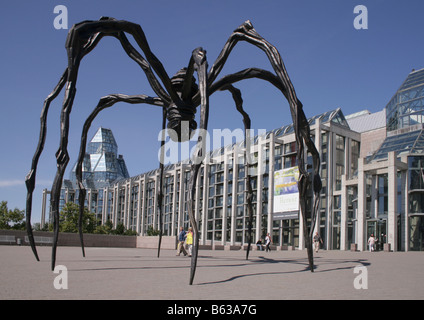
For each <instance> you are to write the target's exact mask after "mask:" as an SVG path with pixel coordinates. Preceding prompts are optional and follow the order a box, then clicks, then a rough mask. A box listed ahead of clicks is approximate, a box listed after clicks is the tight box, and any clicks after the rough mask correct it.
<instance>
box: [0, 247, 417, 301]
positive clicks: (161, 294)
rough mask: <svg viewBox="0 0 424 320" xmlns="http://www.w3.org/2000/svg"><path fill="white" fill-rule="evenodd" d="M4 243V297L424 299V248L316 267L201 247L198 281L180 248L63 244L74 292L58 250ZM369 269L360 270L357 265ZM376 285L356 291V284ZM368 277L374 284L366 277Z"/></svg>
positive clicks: (344, 257) (300, 260)
mask: <svg viewBox="0 0 424 320" xmlns="http://www.w3.org/2000/svg"><path fill="white" fill-rule="evenodd" d="M38 251H39V256H40V262H37V261H36V260H35V258H34V256H33V255H32V252H31V249H30V248H29V247H27V246H22V247H19V246H0V299H1V300H21V299H26V300H32V299H41V300H47V299H59V300H65V299H66V300H70V299H72V300H73V299H78V300H88V299H96V300H97V299H101V300H109V299H118V300H120V299H125V300H133V299H137V300H150V299H154V300H174V299H178V300H203V299H207V300H265V299H267V300H268V299H272V300H284V299H290V300H299V299H301V300H309V299H324V300H327V299H331V300H334V299H336V300H342V299H355V300H367V299H377V300H380V299H381V300H386V299H389V300H390V299H397V300H398V299H401V300H403V299H414V300H415V299H419V300H422V299H424V270H423V266H424V252H408V253H405V252H374V253H370V252H350V251H320V252H319V253H318V254H315V264H316V269H315V272H314V273H312V272H310V271H308V270H306V268H307V258H306V251H273V252H268V253H266V252H260V251H253V252H252V253H251V254H250V259H249V260H248V261H246V260H245V252H244V251H208V250H204V251H202V250H201V251H199V260H198V267H197V273H196V277H195V279H194V284H193V285H192V286H190V285H189V284H188V281H189V273H190V259H189V258H188V257H184V256H176V255H175V251H171V250H162V252H161V257H160V258H157V257H156V250H151V249H122V248H86V257H85V258H83V257H82V254H81V249H80V248H77V247H59V248H58V253H57V265H63V266H65V267H66V268H67V271H68V289H61V290H58V289H55V287H54V281H55V278H56V277H58V276H60V277H62V276H64V273H62V272H61V273H54V272H53V271H51V270H50V254H51V248H50V247H38ZM357 266H361V267H366V268H362V269H360V271H359V273H355V272H354V270H355V267H357ZM358 276H359V277H360V278H361V279H362V280H361V281H359V278H357V280H356V282H357V283H359V284H362V285H364V284H367V285H368V289H355V286H354V283H355V278H356V277H358ZM365 276H367V281H366V282H365V280H364V279H365Z"/></svg>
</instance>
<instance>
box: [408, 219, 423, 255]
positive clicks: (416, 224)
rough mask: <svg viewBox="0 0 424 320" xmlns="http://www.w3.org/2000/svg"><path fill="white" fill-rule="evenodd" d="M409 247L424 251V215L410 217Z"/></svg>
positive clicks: (413, 249)
mask: <svg viewBox="0 0 424 320" xmlns="http://www.w3.org/2000/svg"><path fill="white" fill-rule="evenodd" d="M409 249H410V250H412V251H424V216H423V215H416V216H410V217H409Z"/></svg>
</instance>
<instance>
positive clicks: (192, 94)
mask: <svg viewBox="0 0 424 320" xmlns="http://www.w3.org/2000/svg"><path fill="white" fill-rule="evenodd" d="M126 34H129V35H131V36H132V37H133V38H134V40H135V42H136V43H137V45H138V46H139V48H140V49H141V51H142V52H143V54H144V57H143V55H142V54H141V53H140V52H139V51H138V50H137V49H136V48H135V47H134V46H133V45H132V44H131V43H130V42H129V41H128V38H127V36H126ZM105 36H112V37H115V38H116V39H118V40H119V42H120V43H121V46H122V47H123V49H124V50H125V52H126V53H127V55H128V56H129V57H130V58H131V59H133V60H134V61H135V62H136V63H137V64H138V65H139V66H140V67H141V68H142V70H143V71H144V73H145V74H146V77H147V79H148V81H149V84H150V86H151V87H152V89H153V91H154V92H155V94H156V95H157V97H149V96H146V95H131V96H129V95H124V94H111V95H108V96H105V97H102V98H101V99H100V100H99V102H98V104H97V106H96V107H95V108H94V110H93V111H92V113H91V114H90V115H89V117H88V118H87V120H86V121H85V123H84V126H83V130H82V135H81V145H80V153H79V157H78V161H77V168H76V175H77V182H78V186H79V188H80V196H79V204H80V220H79V229H80V237H81V245H82V249H83V255H84V246H83V237H82V232H81V230H82V228H81V226H82V220H81V217H82V211H83V206H84V200H85V187H84V184H83V182H82V163H83V159H84V154H85V148H86V141H87V133H88V130H89V128H90V125H91V123H92V121H93V120H94V119H95V117H96V116H97V115H98V114H99V113H100V112H101V111H102V110H103V109H105V108H108V107H111V106H113V105H114V104H115V103H117V102H125V103H130V104H143V103H145V104H150V105H155V106H158V107H161V108H162V109H163V120H162V129H164V128H165V126H167V128H168V129H172V130H174V132H176V133H177V135H176V136H175V135H174V136H173V135H170V136H171V137H174V139H175V140H176V141H183V139H184V137H190V135H191V132H192V131H193V130H195V129H196V128H197V123H196V121H195V113H196V110H197V107H198V106H200V123H199V127H200V129H203V130H201V131H202V132H205V131H206V130H207V125H208V114H209V96H210V95H212V94H213V93H214V92H216V91H223V90H227V91H229V92H230V93H231V94H232V96H233V99H234V102H235V105H236V108H237V110H238V111H239V112H240V113H241V115H242V116H243V123H244V127H245V133H246V151H245V152H246V154H247V155H248V154H250V139H249V137H248V132H249V129H250V118H249V116H248V114H247V113H246V112H245V111H244V110H243V100H242V98H241V93H240V90H238V89H236V88H235V87H234V86H233V84H234V83H236V82H238V81H241V80H244V79H249V78H258V79H262V80H265V81H268V82H269V83H271V84H272V85H274V86H275V87H276V88H278V89H279V90H280V91H281V92H282V94H283V95H284V96H285V97H286V99H287V100H288V102H289V105H290V111H291V115H292V119H293V123H294V128H295V134H296V140H297V144H298V154H297V157H298V165H299V170H300V179H299V182H298V184H299V192H300V204H301V212H302V215H303V218H304V219H305V221H306V218H305V216H304V213H305V212H306V211H305V202H306V201H305V197H306V193H307V189H308V186H309V185H310V182H311V181H313V192H314V200H315V202H314V209H313V210H312V219H311V221H312V222H315V215H316V212H317V206H318V199H319V196H318V195H319V192H320V189H321V180H320V177H319V166H320V161H319V154H318V152H317V150H316V148H315V145H314V143H313V141H312V140H311V137H310V131H309V130H310V129H309V124H308V122H307V119H306V117H305V114H304V112H303V107H302V104H301V102H300V101H299V100H298V99H297V96H296V93H295V90H294V88H293V85H292V83H291V81H290V78H289V76H288V74H287V72H286V69H285V67H284V64H283V62H282V60H281V57H280V55H279V53H278V51H277V49H276V48H275V47H274V46H272V45H271V44H270V43H269V42H267V41H266V40H265V39H264V38H262V37H261V36H260V35H259V34H258V33H257V32H256V31H255V29H254V28H253V26H252V24H251V23H250V21H246V22H245V23H243V24H242V25H241V26H240V27H239V28H237V29H236V30H234V32H233V33H232V34H231V36H230V37H229V39H228V40H227V42H226V43H225V45H224V48H223V49H222V51H221V53H220V54H219V56H218V58H217V59H216V61H215V62H214V64H213V65H212V67H211V68H210V69H209V71H208V64H207V59H206V51H205V50H203V49H202V48H197V49H195V50H194V51H193V53H192V56H191V57H190V59H189V62H188V65H187V67H186V68H183V69H181V70H180V71H179V72H178V73H177V74H176V75H175V76H174V77H172V78H169V76H168V74H167V73H166V71H165V69H164V67H163V65H162V63H161V62H160V61H159V60H158V58H157V57H156V56H155V55H154V54H153V53H152V51H151V50H150V47H149V45H148V42H147V39H146V37H145V35H144V32H143V30H142V28H141V27H140V26H139V25H137V24H135V23H132V22H128V21H123V20H116V19H114V18H109V17H102V18H100V19H99V20H97V21H83V22H81V23H79V24H76V25H74V26H73V27H72V28H71V30H70V31H69V34H68V38H67V41H66V50H67V54H68V66H67V68H66V69H65V71H64V73H63V75H62V77H61V78H60V80H59V82H58V84H57V86H56V87H55V88H54V90H53V91H52V93H51V94H50V95H49V96H48V97H47V98H46V100H45V101H44V106H43V109H42V113H41V118H40V136H39V142H38V146H37V148H36V151H35V154H34V157H33V160H32V166H31V170H30V172H29V173H28V175H27V176H26V186H27V202H26V224H27V233H28V238H29V241H30V244H31V247H32V250H33V252H34V255H35V257H36V259H37V260H39V258H38V254H37V250H36V247H35V242H34V237H33V233H32V228H31V207H32V194H33V191H34V188H35V181H36V171H37V164H38V160H39V157H40V155H41V152H42V150H43V147H44V143H45V138H46V129H47V123H46V121H47V113H48V109H49V106H50V103H51V102H52V101H53V100H54V99H55V98H56V97H57V96H58V94H59V93H60V91H62V89H63V88H64V87H65V86H66V88H65V95H64V101H63V105H62V112H61V117H60V125H61V126H60V130H61V131H60V144H59V149H58V150H57V152H56V160H57V172H56V176H55V179H54V182H53V185H52V190H51V200H50V201H51V203H50V204H51V212H52V216H53V227H54V238H53V248H52V270H53V269H54V266H55V260H56V247H57V239H58V234H59V196H60V189H61V186H62V182H63V175H64V172H65V169H66V166H67V164H68V162H69V155H68V151H67V145H68V132H69V117H70V113H71V110H72V105H73V100H74V97H75V94H76V82H77V77H78V69H79V65H80V62H81V60H82V59H83V57H84V56H85V55H87V54H88V53H90V52H91V50H93V49H94V48H95V46H96V45H97V44H98V43H99V41H100V40H101V39H102V38H103V37H105ZM238 41H246V42H248V43H250V44H252V45H254V46H256V47H258V48H260V49H261V50H263V51H264V52H265V54H266V55H267V57H268V59H269V61H270V63H271V66H272V67H273V69H274V72H275V74H274V73H271V72H269V71H266V70H263V69H258V68H249V69H245V70H242V71H240V72H237V73H234V74H229V75H226V76H224V77H222V78H221V79H220V80H217V81H216V78H217V77H218V75H219V73H220V71H221V70H222V68H223V66H224V64H225V62H226V60H227V58H228V56H229V55H230V53H231V51H232V49H233V48H234V46H235V45H236V44H237V42H238ZM195 72H196V73H197V75H198V84H196V80H195V78H194V73H195ZM184 123H185V124H188V125H183V124H184ZM184 130H185V131H184ZM164 140H165V139H162V144H163V143H164ZM304 145H306V146H307V149H308V151H309V153H310V154H311V155H312V157H313V173H312V174H313V177H312V179H311V178H310V177H309V175H310V173H308V172H307V170H306V167H305V160H304V158H305V154H306V152H305V150H304ZM196 148H197V149H196V151H195V153H194V159H193V160H194V161H193V163H192V169H191V175H190V181H189V200H188V213H189V217H190V224H191V226H192V228H193V233H194V243H193V255H192V258H191V271H190V281H189V283H190V284H192V283H193V279H194V275H195V271H196V265H197V256H198V247H199V233H198V227H197V222H196V215H195V212H194V206H193V200H194V194H195V188H196V181H197V179H196V178H197V175H198V172H199V168H200V166H201V160H202V159H203V158H204V156H205V151H204V150H205V139H204V137H203V136H202V135H199V138H198V142H197V145H196ZM161 150H162V157H163V148H161ZM246 166H248V164H246ZM163 169H164V167H163V161H161V163H160V179H159V185H158V190H159V195H158V198H157V202H158V208H159V225H160V228H161V227H162V215H161V207H162V206H161V204H162V197H163V195H162V180H163ZM246 172H248V170H246ZM246 187H247V188H246V190H247V191H246V192H247V197H246V198H247V209H248V214H249V221H250V223H249V232H248V234H249V239H248V250H247V251H246V259H248V255H249V251H250V243H251V229H252V219H253V209H252V203H251V199H252V189H251V185H250V176H249V175H248V174H247V176H246ZM304 225H305V226H306V223H304ZM312 230H313V225H312V226H311V227H310V230H309V231H308V229H307V227H305V231H308V232H305V238H306V244H307V248H308V258H309V263H310V268H311V271H313V260H312V244H311V242H310V233H312ZM161 233H162V232H160V234H161ZM160 239H161V237H159V245H158V256H159V252H160V241H161V240H160ZM308 239H309V240H308Z"/></svg>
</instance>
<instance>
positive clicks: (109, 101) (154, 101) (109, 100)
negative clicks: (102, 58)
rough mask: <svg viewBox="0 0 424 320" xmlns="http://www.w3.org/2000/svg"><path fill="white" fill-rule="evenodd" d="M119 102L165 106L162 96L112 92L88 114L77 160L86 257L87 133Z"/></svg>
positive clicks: (82, 244) (80, 213)
mask: <svg viewBox="0 0 424 320" xmlns="http://www.w3.org/2000/svg"><path fill="white" fill-rule="evenodd" d="M117 102H125V103H129V104H141V103H146V104H151V105H156V106H159V107H164V104H163V101H162V100H161V99H160V98H152V97H149V96H146V95H133V96H128V95H124V94H111V95H108V96H105V97H102V98H101V99H100V101H99V102H98V104H97V106H96V107H95V108H94V110H93V111H92V112H91V114H90V115H89V116H88V118H87V119H86V120H85V122H84V126H83V129H82V133H81V143H80V150H79V155H78V160H77V166H76V169H75V174H76V178H77V184H78V187H79V190H80V195H79V219H78V231H79V234H80V242H81V248H82V254H83V256H84V257H85V250H84V239H83V232H82V216H83V212H84V203H85V196H86V189H85V187H84V183H83V177H82V165H83V163H84V156H85V150H86V147H87V135H88V131H89V129H90V127H91V124H92V122H93V121H94V119H95V118H96V117H97V115H98V114H99V113H100V112H101V111H102V110H104V109H106V108H109V107H111V106H113V105H114V104H116V103H117Z"/></svg>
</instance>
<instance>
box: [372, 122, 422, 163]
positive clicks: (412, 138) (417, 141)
mask: <svg viewBox="0 0 424 320" xmlns="http://www.w3.org/2000/svg"><path fill="white" fill-rule="evenodd" d="M392 151H394V152H396V156H398V157H399V156H401V155H402V154H423V153H424V130H423V129H421V130H416V131H413V132H407V133H403V134H398V135H393V136H389V137H387V138H386V139H385V140H384V142H383V144H382V145H381V147H380V148H379V149H378V150H377V152H376V153H374V155H372V156H370V157H368V158H367V161H368V162H371V161H378V160H383V159H387V157H388V153H389V152H392Z"/></svg>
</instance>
